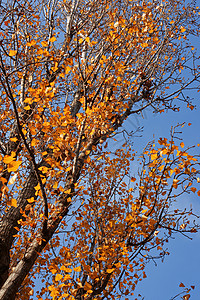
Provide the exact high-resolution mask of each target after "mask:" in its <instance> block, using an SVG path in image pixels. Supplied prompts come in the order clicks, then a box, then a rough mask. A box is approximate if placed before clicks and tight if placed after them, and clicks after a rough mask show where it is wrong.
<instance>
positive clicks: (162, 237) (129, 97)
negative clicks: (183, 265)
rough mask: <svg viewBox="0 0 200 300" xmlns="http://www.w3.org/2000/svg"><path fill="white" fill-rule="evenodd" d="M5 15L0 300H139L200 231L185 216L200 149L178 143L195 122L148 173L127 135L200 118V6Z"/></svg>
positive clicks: (1, 33) (10, 6)
mask: <svg viewBox="0 0 200 300" xmlns="http://www.w3.org/2000/svg"><path fill="white" fill-rule="evenodd" d="M0 8H1V9H0V93H1V100H0V112H1V118H0V173H1V174H0V196H1V202H0V210H1V219H0V300H5V299H8V300H12V299H20V300H23V299H38V300H42V299H54V300H57V299H59V300H61V299H69V300H72V299H75V300H82V299H87V300H90V299H96V300H97V299H98V300H100V299H130V297H132V295H134V289H135V287H136V285H137V283H138V282H139V281H140V280H142V279H143V278H145V277H146V274H145V265H146V263H147V262H148V261H149V260H151V259H152V258H153V257H154V256H156V257H161V258H162V257H164V256H165V255H166V254H167V251H166V250H165V243H166V242H167V241H168V239H169V238H170V237H171V236H172V235H173V233H174V232H180V233H181V234H191V233H194V232H196V231H197V230H198V229H199V224H198V223H197V222H196V216H195V215H194V214H193V212H192V209H190V210H186V209H185V210H181V209H178V208H176V209H175V208H174V202H175V201H178V199H179V197H180V196H182V195H183V194H184V193H190V192H193V193H195V192H196V193H197V194H198V195H199V196H200V190H199V191H198V190H197V187H196V183H197V182H200V179H199V177H198V176H199V156H198V151H196V152H195V150H193V151H192V152H191V148H187V147H185V145H184V141H180V140H179V139H178V133H179V132H180V131H181V126H182V125H177V126H176V127H174V128H172V130H171V133H170V134H169V137H161V138H160V139H159V140H158V141H153V142H152V141H149V143H148V145H147V146H146V148H145V149H144V151H143V153H141V156H140V157H139V171H138V163H136V160H137V159H136V154H135V151H134V145H133V144H132V141H133V140H134V133H132V132H131V130H127V127H126V128H125V127H124V122H125V120H127V119H128V118H131V116H132V115H140V114H142V113H143V111H145V110H146V109H149V110H150V111H151V112H152V114H153V113H159V114H160V113H163V112H164V111H168V110H173V111H176V112H177V113H179V110H180V108H179V106H180V103H183V105H186V106H187V107H188V109H191V110H193V109H194V104H193V102H192V99H190V97H189V94H188V90H198V88H199V78H200V72H199V53H198V52H197V49H196V48H195V45H194V44H195V38H197V37H198V35H199V8H198V7H196V6H195V3H188V4H187V5H186V4H185V2H184V1H181V0H180V1H178V0H171V1H160V0H158V1H155V0H152V1H146V0H144V1H139V0H88V1H87V0H85V1H83V0H72V1H68V0H61V1H57V0H48V1H45V0H36V1H32V0H30V1H26V0H19V1H16V0H7V1H1V4H0ZM191 41H192V43H191ZM119 134H123V145H122V146H121V147H119V149H117V148H116V147H114V146H113V142H112V141H113V139H118V136H119ZM194 153H197V155H195V154H194ZM37 276H39V278H41V281H40V285H39V286H37V285H36V281H37V280H38V279H37V278H38V277H37ZM35 285H36V286H35ZM188 295H189V290H188V291H187V294H186V297H188ZM134 299H135V298H134ZM185 299H189V298H185Z"/></svg>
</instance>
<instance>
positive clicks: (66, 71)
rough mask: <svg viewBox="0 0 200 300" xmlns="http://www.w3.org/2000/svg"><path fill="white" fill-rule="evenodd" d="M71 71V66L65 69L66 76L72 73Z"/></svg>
mask: <svg viewBox="0 0 200 300" xmlns="http://www.w3.org/2000/svg"><path fill="white" fill-rule="evenodd" d="M70 70H71V67H69V66H67V67H65V74H68V73H69V72H70Z"/></svg>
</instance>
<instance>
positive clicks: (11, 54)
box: [9, 50, 17, 56]
mask: <svg viewBox="0 0 200 300" xmlns="http://www.w3.org/2000/svg"><path fill="white" fill-rule="evenodd" d="M16 54H17V51H16V50H10V52H9V56H15V55H16Z"/></svg>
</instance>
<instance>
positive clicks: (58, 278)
mask: <svg viewBox="0 0 200 300" xmlns="http://www.w3.org/2000/svg"><path fill="white" fill-rule="evenodd" d="M62 278H63V275H61V274H57V275H56V277H55V281H59V280H61V279H62Z"/></svg>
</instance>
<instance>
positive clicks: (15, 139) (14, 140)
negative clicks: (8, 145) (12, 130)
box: [10, 137, 18, 142]
mask: <svg viewBox="0 0 200 300" xmlns="http://www.w3.org/2000/svg"><path fill="white" fill-rule="evenodd" d="M10 140H11V142H16V141H18V139H17V138H16V137H14V138H10Z"/></svg>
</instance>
